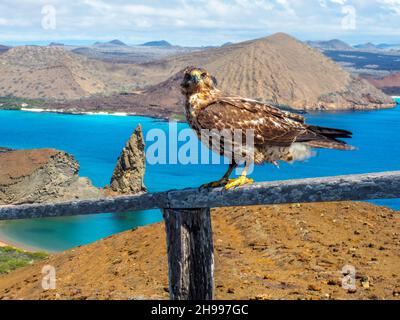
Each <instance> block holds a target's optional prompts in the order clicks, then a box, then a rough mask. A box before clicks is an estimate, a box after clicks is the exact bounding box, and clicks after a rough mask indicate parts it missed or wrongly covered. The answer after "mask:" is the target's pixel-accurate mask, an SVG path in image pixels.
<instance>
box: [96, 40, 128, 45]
mask: <svg viewBox="0 0 400 320" xmlns="http://www.w3.org/2000/svg"><path fill="white" fill-rule="evenodd" d="M94 45H95V46H119V47H127V46H128V45H127V44H125V43H124V42H122V41H121V40H118V39H115V40H111V41H108V42H99V41H98V42H95V43H94Z"/></svg>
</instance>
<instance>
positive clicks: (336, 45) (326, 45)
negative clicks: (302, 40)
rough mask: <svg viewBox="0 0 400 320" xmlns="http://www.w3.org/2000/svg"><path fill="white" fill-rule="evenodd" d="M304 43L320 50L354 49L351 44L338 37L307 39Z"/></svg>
mask: <svg viewBox="0 0 400 320" xmlns="http://www.w3.org/2000/svg"><path fill="white" fill-rule="evenodd" d="M306 43H307V44H308V45H309V46H311V47H313V48H316V49H321V50H340V51H350V50H354V48H353V47H352V46H350V45H349V44H347V43H346V42H344V41H342V40H338V39H333V40H329V41H307V42H306Z"/></svg>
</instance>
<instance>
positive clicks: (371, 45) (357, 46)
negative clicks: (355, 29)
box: [354, 42, 380, 50]
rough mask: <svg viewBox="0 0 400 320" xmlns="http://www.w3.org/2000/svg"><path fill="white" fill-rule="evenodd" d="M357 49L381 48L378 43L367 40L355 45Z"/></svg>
mask: <svg viewBox="0 0 400 320" xmlns="http://www.w3.org/2000/svg"><path fill="white" fill-rule="evenodd" d="M354 48H356V49H361V50H379V49H380V48H379V47H378V46H376V45H374V44H373V43H371V42H367V43H364V44H357V45H355V46H354Z"/></svg>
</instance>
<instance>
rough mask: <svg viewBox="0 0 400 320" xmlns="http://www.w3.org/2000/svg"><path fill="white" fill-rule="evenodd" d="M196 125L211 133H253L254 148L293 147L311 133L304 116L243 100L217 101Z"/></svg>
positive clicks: (200, 114)
mask: <svg viewBox="0 0 400 320" xmlns="http://www.w3.org/2000/svg"><path fill="white" fill-rule="evenodd" d="M197 121H198V123H199V124H200V126H201V127H202V128H203V129H208V130H213V129H216V130H220V131H222V130H231V131H232V132H233V131H234V130H238V129H241V130H243V134H245V132H246V130H247V129H250V130H254V143H255V145H271V146H290V145H291V144H292V143H293V142H295V141H296V139H297V138H298V137H299V136H301V135H304V134H306V133H307V131H308V129H307V126H306V125H305V124H304V118H303V117H302V116H300V115H297V114H294V113H290V112H285V111H282V110H279V109H278V108H274V107H272V106H269V105H267V104H263V103H260V102H258V101H255V100H249V99H243V98H240V97H219V98H216V99H214V100H213V101H212V102H210V103H209V104H208V105H207V107H205V108H203V109H202V110H201V111H200V112H199V114H198V115H197Z"/></svg>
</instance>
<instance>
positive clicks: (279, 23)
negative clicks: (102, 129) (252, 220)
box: [0, 0, 400, 46]
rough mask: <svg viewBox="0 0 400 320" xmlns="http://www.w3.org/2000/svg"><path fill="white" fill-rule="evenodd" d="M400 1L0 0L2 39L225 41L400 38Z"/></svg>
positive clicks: (194, 43) (197, 43)
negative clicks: (275, 36) (285, 36)
mask: <svg viewBox="0 0 400 320" xmlns="http://www.w3.org/2000/svg"><path fill="white" fill-rule="evenodd" d="M399 24H400V0H230V1H228V0H196V1H194V0H168V1H167V0H163V1H160V0H147V1H136V0H113V1H107V0H74V1H68V0H43V1H42V0H7V1H6V0H0V43H9V44H11V43H32V42H38V41H42V42H48V41H63V42H70V41H73V42H79V43H85V42H92V41H94V40H100V41H107V40H111V39H116V38H117V39H120V40H122V41H125V42H127V43H129V44H138V43H142V42H145V41H150V40H161V39H165V40H168V41H170V42H171V43H174V44H179V45H188V46H201V45H219V44H223V43H225V42H238V41H243V40H248V39H253V38H260V37H264V36H267V35H269V34H272V33H275V32H286V33H289V34H292V35H294V36H296V37H297V38H299V39H301V40H319V39H323V40H328V39H332V38H340V39H343V40H346V41H348V42H350V43H352V44H355V43H361V42H367V41H372V42H378V43H380V42H388V43H400V31H399V30H400V28H399Z"/></svg>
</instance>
